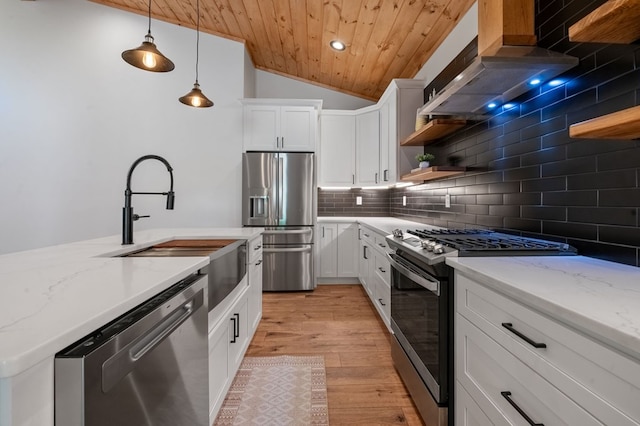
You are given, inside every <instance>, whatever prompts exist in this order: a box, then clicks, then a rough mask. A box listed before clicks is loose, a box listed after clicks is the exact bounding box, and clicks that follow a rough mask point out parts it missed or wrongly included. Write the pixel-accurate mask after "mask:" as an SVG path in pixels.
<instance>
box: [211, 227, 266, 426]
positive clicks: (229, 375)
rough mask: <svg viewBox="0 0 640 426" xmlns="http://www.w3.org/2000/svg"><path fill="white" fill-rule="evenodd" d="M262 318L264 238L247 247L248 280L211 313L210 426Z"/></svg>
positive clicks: (255, 240) (253, 241) (248, 244)
mask: <svg viewBox="0 0 640 426" xmlns="http://www.w3.org/2000/svg"><path fill="white" fill-rule="evenodd" d="M213 273H215V272H213ZM261 318H262V237H259V238H255V239H253V240H251V241H249V242H248V243H247V277H246V279H245V280H244V281H242V282H241V283H240V284H238V286H237V287H236V288H235V289H234V290H233V291H232V292H231V294H229V295H228V296H227V297H226V298H225V299H224V300H223V301H222V302H220V304H218V306H216V308H215V309H213V310H212V311H211V312H210V313H209V422H210V423H213V421H214V420H215V418H216V416H217V415H218V411H219V410H220V407H221V406H222V403H223V402H224V398H225V396H226V395H227V391H228V390H229V388H230V387H231V383H232V382H233V378H234V377H235V374H236V372H237V371H238V368H239V367H240V364H241V363H242V359H243V357H244V354H245V353H246V352H247V348H248V347H249V343H251V339H252V338H253V335H254V334H255V332H256V328H257V327H258V324H259V322H260V319H261Z"/></svg>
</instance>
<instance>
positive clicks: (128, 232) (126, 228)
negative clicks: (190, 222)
mask: <svg viewBox="0 0 640 426" xmlns="http://www.w3.org/2000/svg"><path fill="white" fill-rule="evenodd" d="M144 160H158V161H160V162H162V163H163V164H164V165H165V166H167V170H168V171H169V175H170V176H171V187H170V188H169V192H133V191H131V175H132V174H133V170H134V169H135V168H136V167H137V166H138V164H140V163H142V162H143V161H144ZM133 194H142V195H166V196H167V210H173V204H174V202H175V198H176V195H175V193H174V192H173V168H172V167H171V165H170V164H169V162H168V161H167V160H165V159H164V158H162V157H160V156H159V155H144V156H142V157H140V158H138V159H137V160H136V161H134V162H133V164H132V165H131V168H130V169H129V174H127V189H125V190H124V208H123V209H122V244H123V245H125V244H133V222H134V221H136V220H138V219H140V218H141V217H149V216H139V215H137V214H133V207H132V206H131V196H132V195H133Z"/></svg>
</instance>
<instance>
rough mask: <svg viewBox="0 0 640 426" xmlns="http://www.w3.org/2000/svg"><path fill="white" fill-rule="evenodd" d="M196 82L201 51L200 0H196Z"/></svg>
mask: <svg viewBox="0 0 640 426" xmlns="http://www.w3.org/2000/svg"><path fill="white" fill-rule="evenodd" d="M196 13H197V14H198V17H197V18H196V84H198V57H199V56H200V55H199V52H200V0H197V1H196Z"/></svg>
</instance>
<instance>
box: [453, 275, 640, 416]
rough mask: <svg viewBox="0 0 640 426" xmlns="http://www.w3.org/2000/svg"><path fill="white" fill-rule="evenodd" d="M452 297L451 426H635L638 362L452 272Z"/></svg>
mask: <svg viewBox="0 0 640 426" xmlns="http://www.w3.org/2000/svg"><path fill="white" fill-rule="evenodd" d="M455 292H456V300H455V309H456V315H455V320H454V321H455V371H456V373H455V374H456V397H455V401H456V402H455V404H456V408H455V413H456V424H457V425H472V424H495V425H521V424H522V425H526V424H545V425H616V426H633V425H635V426H638V425H640V404H638V401H640V364H639V363H638V362H637V361H634V360H632V359H630V358H628V357H626V356H624V355H622V354H620V353H618V352H617V351H615V350H613V349H612V348H610V347H608V346H607V345H606V344H604V343H602V342H597V341H595V340H593V339H592V338H590V337H589V336H586V335H584V334H582V333H580V332H578V331H576V330H574V329H572V328H569V327H567V326H565V325H564V324H562V323H560V322H558V321H556V320H554V318H552V317H550V316H548V315H545V314H542V313H540V312H538V311H536V310H534V309H531V308H529V307H528V306H525V305H523V304H521V303H520V302H518V301H515V300H513V299H511V298H509V297H507V296H506V295H504V294H501V293H499V292H497V291H495V290H494V289H491V288H488V287H486V286H484V285H483V284H481V283H478V282H476V281H475V280H473V279H471V278H469V277H468V276H466V275H463V274H462V273H460V272H458V271H456V276H455ZM487 422H488V423H487Z"/></svg>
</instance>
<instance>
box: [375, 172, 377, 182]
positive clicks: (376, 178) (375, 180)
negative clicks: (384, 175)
mask: <svg viewBox="0 0 640 426" xmlns="http://www.w3.org/2000/svg"><path fill="white" fill-rule="evenodd" d="M375 181H376V183H378V174H377V173H376V178H375Z"/></svg>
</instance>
